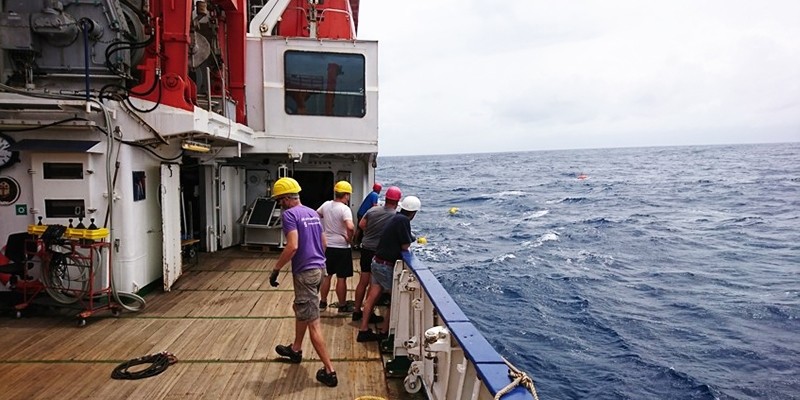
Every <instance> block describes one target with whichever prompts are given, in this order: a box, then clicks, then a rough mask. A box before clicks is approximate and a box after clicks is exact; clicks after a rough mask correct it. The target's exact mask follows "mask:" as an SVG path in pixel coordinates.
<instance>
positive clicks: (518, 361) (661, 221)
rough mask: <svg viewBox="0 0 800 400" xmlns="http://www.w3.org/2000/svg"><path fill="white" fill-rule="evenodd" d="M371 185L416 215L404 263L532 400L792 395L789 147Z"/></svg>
mask: <svg viewBox="0 0 800 400" xmlns="http://www.w3.org/2000/svg"><path fill="white" fill-rule="evenodd" d="M581 173H583V174H585V175H586V176H587V177H586V178H585V179H578V176H579V175H580V174H581ZM377 180H378V181H379V182H381V183H383V184H384V188H385V187H387V186H389V185H397V186H399V187H400V188H401V189H402V191H403V194H404V195H410V194H413V195H416V196H418V197H419V198H420V199H421V200H422V210H421V211H420V212H419V213H418V214H417V216H416V218H415V219H414V220H413V221H412V228H413V230H414V233H415V234H416V235H417V236H418V237H419V236H424V237H425V238H426V239H427V241H428V242H427V244H425V245H418V244H415V245H414V246H413V247H414V251H415V253H416V255H417V256H418V258H420V259H421V260H422V261H423V262H424V263H425V264H426V265H428V266H429V267H430V268H431V270H433V272H434V274H435V275H436V276H437V278H438V279H439V280H440V281H441V282H442V285H443V286H444V287H445V289H447V290H448V292H449V293H450V294H451V295H452V297H453V298H454V299H455V300H456V302H457V303H458V304H459V305H460V306H461V308H462V309H463V310H464V312H465V314H466V315H467V316H468V317H469V318H470V319H471V320H472V321H473V323H474V324H475V325H476V326H477V327H478V328H479V329H480V330H481V331H482V332H483V334H484V335H485V336H486V338H487V339H488V340H489V342H490V343H491V344H492V345H493V346H494V348H495V349H496V350H497V351H498V352H499V353H500V354H501V355H503V356H505V357H506V358H508V359H509V361H511V362H512V363H513V364H514V365H516V366H517V367H519V368H521V369H522V370H524V371H526V372H527V373H528V374H529V375H530V376H531V377H532V378H533V379H534V381H535V384H536V388H537V390H538V393H539V396H540V398H542V399H798V398H800V143H788V144H759V145H729V146H728V145H726V146H691V147H652V148H619V149H597V150H563V151H532V152H515V153H491V154H488V153H483V154H460V155H440V156H404V157H379V159H378V169H377ZM454 207H455V208H457V210H455V209H453V210H452V211H454V212H451V209H452V208H454Z"/></svg>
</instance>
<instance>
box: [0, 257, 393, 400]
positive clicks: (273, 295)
mask: <svg viewBox="0 0 800 400" xmlns="http://www.w3.org/2000/svg"><path fill="white" fill-rule="evenodd" d="M278 254H279V253H278V252H248V251H243V250H239V249H228V250H224V251H220V252H217V253H203V254H200V255H199V260H198V262H197V263H196V265H194V266H192V267H191V268H190V269H188V270H186V271H184V275H183V276H182V277H181V278H180V279H179V280H178V281H177V282H176V284H175V286H174V288H173V290H172V291H170V292H166V293H165V292H162V291H161V290H160V289H159V290H156V291H154V293H150V294H148V295H147V296H145V299H146V301H147V306H146V307H145V309H144V310H143V311H141V312H136V313H134V312H127V311H125V312H123V313H122V315H121V316H119V317H114V316H112V315H111V312H110V311H102V312H98V313H96V314H95V315H92V316H90V317H89V318H88V319H87V324H86V326H84V327H78V326H77V323H76V319H75V312H74V310H73V311H71V312H69V313H65V312H64V311H63V310H61V311H59V310H57V309H56V310H48V309H47V308H45V307H41V306H39V307H33V306H32V308H30V309H27V310H25V311H24V315H23V317H22V318H20V319H14V317H13V316H8V315H4V316H2V317H0V376H2V380H3V384H2V386H0V398H8V399H29V398H30V399H32V398H36V399H50V398H52V399H63V398H75V399H111V398H114V399H202V398H208V399H271V398H274V399H278V398H279V399H310V398H330V399H356V398H358V397H361V396H376V397H383V398H386V399H394V398H407V397H408V394H406V393H404V392H403V391H402V379H400V380H396V379H387V378H385V376H384V372H383V371H384V369H383V360H382V357H381V354H380V352H379V350H378V346H377V344H376V343H374V342H373V343H357V342H356V340H355V337H356V335H355V331H356V325H355V323H354V322H351V320H350V314H346V315H340V314H338V313H337V311H336V309H335V308H328V309H327V310H325V311H323V312H322V325H323V335H324V337H325V342H326V345H327V348H328V352H329V354H330V355H331V358H332V360H333V363H334V366H335V368H336V371H337V375H338V377H339V385H338V386H337V387H335V388H329V387H326V386H324V385H322V384H320V383H319V382H317V381H316V380H315V373H316V371H317V370H318V369H319V368H321V366H322V363H321V362H320V361H319V359H318V357H317V355H316V353H315V351H314V349H313V347H312V346H311V341H310V339H309V338H308V334H306V338H305V340H304V342H303V356H304V359H303V362H302V363H300V364H291V363H287V362H285V361H283V360H282V359H281V358H280V357H278V355H277V354H276V353H275V351H274V348H275V346H276V345H278V344H287V343H290V342H291V341H292V340H293V337H294V313H293V311H292V299H293V292H292V288H291V276H290V275H289V274H290V272H289V268H288V267H287V268H284V271H282V272H281V277H280V278H279V279H280V281H281V285H280V286H279V287H278V288H272V287H271V286H270V285H269V283H268V277H269V273H270V271H271V269H272V267H273V265H274V263H275V261H276V260H277V257H278ZM354 263H355V267H356V268H355V270H356V276H355V277H353V278H351V281H350V282H349V291H348V297H349V298H351V299H352V298H353V289H354V288H355V283H356V282H357V281H358V262H357V260H354ZM332 288H335V282H333V285H332ZM335 298H336V297H335V293H334V291H333V290H331V294H330V295H329V299H328V300H329V303H330V302H331V301H335ZM162 351H167V352H170V353H172V354H174V355H175V356H176V357H177V359H178V362H177V363H176V364H174V365H171V366H169V368H167V369H166V371H164V372H163V373H161V374H159V375H156V376H152V377H149V378H143V379H138V380H114V379H111V372H112V371H113V369H114V367H116V366H117V365H118V364H120V363H121V362H124V361H127V360H130V359H134V358H137V357H141V356H144V355H148V354H153V353H158V352H162Z"/></svg>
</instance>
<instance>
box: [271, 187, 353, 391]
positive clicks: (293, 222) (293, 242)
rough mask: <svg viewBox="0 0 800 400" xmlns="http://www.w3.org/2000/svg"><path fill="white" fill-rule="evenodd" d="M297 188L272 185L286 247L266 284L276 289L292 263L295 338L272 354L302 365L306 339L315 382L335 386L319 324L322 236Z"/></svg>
mask: <svg viewBox="0 0 800 400" xmlns="http://www.w3.org/2000/svg"><path fill="white" fill-rule="evenodd" d="M299 193H300V184H299V183H297V181H296V180H294V179H292V178H281V179H278V180H277V181H276V182H275V185H274V186H273V189H272V198H273V199H274V200H275V201H276V202H277V203H278V204H279V205H280V206H281V209H282V210H283V214H282V215H281V218H282V219H283V233H284V236H286V246H285V247H284V248H283V251H282V252H281V255H280V257H279V258H278V261H277V262H276V263H275V268H274V269H273V270H272V274H270V276H269V283H270V285H272V286H273V287H276V286H278V274H279V272H280V270H281V268H283V266H284V265H286V264H288V263H289V261H290V260H291V262H292V277H293V283H294V306H293V309H294V314H295V336H294V342H293V343H291V344H289V345H285V346H284V345H278V346H276V347H275V352H277V353H278V354H279V355H281V356H283V357H287V358H289V360H290V361H291V362H293V363H300V362H301V361H303V351H302V347H303V338H304V337H305V335H306V329H307V330H308V335H309V337H310V338H311V344H312V345H313V346H314V350H315V351H316V352H317V355H318V356H319V359H320V360H321V361H322V364H323V367H322V368H320V369H319V371H317V380H318V381H320V382H322V383H323V384H325V385H327V386H331V387H333V386H336V385H337V384H338V383H339V380H338V378H337V377H336V371H334V369H333V364H331V358H330V356H329V355H328V350H327V348H326V347H325V339H324V338H323V337H322V324H321V323H320V321H319V308H318V304H319V286H320V284H321V283H322V277H323V275H324V273H325V247H327V243H326V241H325V235H323V234H322V223H321V221H320V219H319V215H318V214H317V212H316V211H314V210H313V209H311V208H308V207H306V206H304V205H302V204H301V203H300V195H299Z"/></svg>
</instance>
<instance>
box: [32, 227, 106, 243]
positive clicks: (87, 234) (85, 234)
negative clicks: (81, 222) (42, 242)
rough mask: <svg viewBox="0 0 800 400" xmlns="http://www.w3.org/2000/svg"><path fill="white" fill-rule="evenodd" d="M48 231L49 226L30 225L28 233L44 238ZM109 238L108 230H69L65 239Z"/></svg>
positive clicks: (65, 234) (65, 233)
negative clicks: (45, 232)
mask: <svg viewBox="0 0 800 400" xmlns="http://www.w3.org/2000/svg"><path fill="white" fill-rule="evenodd" d="M45 230H47V225H28V233H30V234H31V235H36V236H42V234H43V233H44V231H45ZM106 236H108V229H107V228H99V229H77V228H67V231H66V232H64V237H65V238H67V239H92V240H100V239H103V238H105V237H106Z"/></svg>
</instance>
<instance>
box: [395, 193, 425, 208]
mask: <svg viewBox="0 0 800 400" xmlns="http://www.w3.org/2000/svg"><path fill="white" fill-rule="evenodd" d="M421 207H422V203H420V201H419V199H418V198H417V196H406V197H404V198H403V200H401V201H400V208H402V209H403V210H406V211H419V209H420V208H421Z"/></svg>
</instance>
